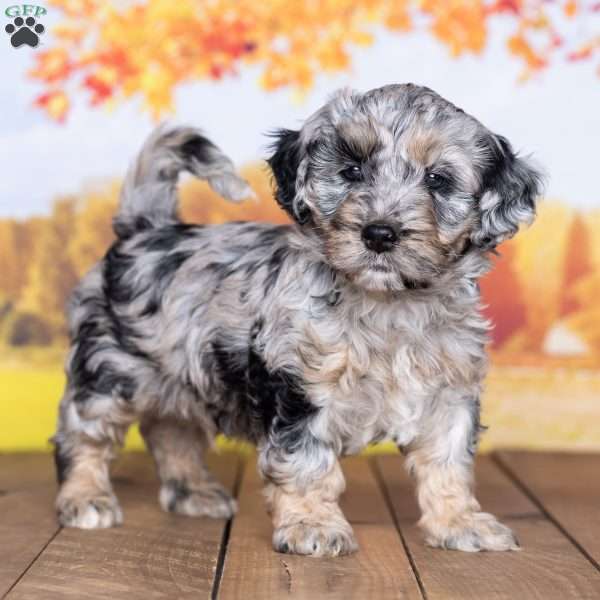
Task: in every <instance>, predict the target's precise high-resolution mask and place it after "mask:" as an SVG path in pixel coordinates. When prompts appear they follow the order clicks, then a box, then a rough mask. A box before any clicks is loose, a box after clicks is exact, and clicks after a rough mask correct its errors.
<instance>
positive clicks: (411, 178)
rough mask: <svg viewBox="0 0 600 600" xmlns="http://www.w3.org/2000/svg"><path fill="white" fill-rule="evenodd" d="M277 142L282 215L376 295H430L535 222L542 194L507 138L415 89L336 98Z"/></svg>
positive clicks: (276, 170) (343, 93)
mask: <svg viewBox="0 0 600 600" xmlns="http://www.w3.org/2000/svg"><path fill="white" fill-rule="evenodd" d="M276 137H277V139H276V142H275V145H274V152H273V155H272V156H271V158H270V159H269V164H270V166H271V168H272V170H273V174H274V177H275V181H276V184H277V192H276V197H277V200H278V202H279V204H280V205H281V206H282V207H283V208H284V209H285V210H286V211H287V212H288V213H289V214H290V215H291V216H292V217H293V218H294V219H295V220H296V221H297V222H298V223H300V224H301V225H306V226H310V227H312V228H313V229H314V230H315V231H317V232H318V234H319V236H320V237H321V240H322V244H323V249H324V252H325V254H326V256H327V258H328V261H329V262H330V264H331V266H332V267H334V268H335V269H336V270H338V271H339V272H342V273H344V274H345V275H346V276H347V277H348V278H349V279H350V280H352V281H353V282H354V283H355V284H357V285H359V286H361V287H363V288H365V289H368V290H371V291H379V292H380V291H397V290H403V289H407V288H420V287H427V286H428V285H429V284H430V283H432V282H433V280H434V279H435V278H436V277H437V276H439V275H440V274H442V273H443V272H444V271H446V270H448V269H451V268H452V267H453V265H455V264H456V261H458V260H460V257H461V256H463V255H464V253H465V252H472V251H480V252H485V251H487V250H490V249H493V248H494V247H495V246H496V245H497V244H499V243H500V242H501V241H503V240H505V239H507V238H510V237H512V236H513V235H514V234H515V233H516V232H517V230H518V228H519V225H520V224H521V223H528V222H530V221H531V220H532V219H533V217H534V214H535V201H536V198H537V196H538V195H539V194H540V190H541V177H540V174H539V173H538V172H537V171H536V170H535V169H534V168H533V167H532V166H531V165H530V164H529V163H528V162H527V161H526V160H525V159H524V158H522V157H519V156H517V155H516V154H515V153H514V151H513V150H512V148H511V146H510V144H509V143H508V141H507V140H506V139H504V138H503V137H501V136H498V135H494V134H493V133H491V132H490V131H488V130H487V129H486V128H485V127H484V126H483V125H481V124H480V123H479V122H478V121H477V120H475V119H474V118H473V117H471V116H469V115H467V114H465V113H464V112H463V111H462V110H460V109H458V108H456V107H455V106H453V105H452V104H450V103H449V102H447V101H446V100H444V99H443V98H441V97H440V96H438V95H437V94H436V93H435V92H433V91H431V90H429V89H427V88H422V87H417V86H414V85H410V84H408V85H392V86H386V87H383V88H379V89H376V90H372V91H370V92H368V93H366V94H359V93H356V92H352V91H346V90H344V91H341V92H339V93H338V94H337V95H336V96H334V97H333V98H332V100H331V101H330V102H329V103H328V104H326V105H325V106H324V107H323V108H322V109H320V110H319V111H317V112H316V113H315V114H314V115H312V117H310V118H309V119H308V120H307V121H306V122H305V124H304V126H303V127H302V129H301V130H300V131H290V130H282V131H280V132H278V133H277V134H276Z"/></svg>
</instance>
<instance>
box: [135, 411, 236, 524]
mask: <svg viewBox="0 0 600 600" xmlns="http://www.w3.org/2000/svg"><path fill="white" fill-rule="evenodd" d="M140 430H141V432H142V435H143V437H144V440H145V442H146V445H147V446H148V448H149V450H150V452H151V453H152V456H153V457H154V461H155V462H156V468H157V470H158V476H159V478H160V482H161V488H160V494H159V502H160V505H161V507H162V508H163V510H165V511H167V512H174V513H178V514H182V515H188V516H190V517H204V516H205V517H212V518H215V519H221V518H226V519H228V518H230V517H232V516H233V515H234V513H235V511H236V510H237V505H236V502H235V500H234V499H233V498H232V497H231V496H230V495H229V494H228V493H227V491H226V490H225V488H224V487H223V486H222V485H221V484H220V483H219V482H218V481H217V480H216V479H215V478H214V477H213V476H212V474H211V473H210V472H209V471H208V469H207V468H206V466H205V464H204V452H205V450H206V448H207V447H208V438H207V435H206V433H205V432H204V431H203V430H202V429H201V428H200V427H199V426H197V425H193V424H190V423H185V422H182V421H179V420H174V419H152V418H147V419H144V420H143V421H142V423H141V427H140Z"/></svg>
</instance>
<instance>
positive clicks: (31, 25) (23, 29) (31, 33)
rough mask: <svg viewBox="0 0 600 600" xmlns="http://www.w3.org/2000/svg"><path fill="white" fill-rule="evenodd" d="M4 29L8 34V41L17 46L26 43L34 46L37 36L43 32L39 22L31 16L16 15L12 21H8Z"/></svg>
mask: <svg viewBox="0 0 600 600" xmlns="http://www.w3.org/2000/svg"><path fill="white" fill-rule="evenodd" d="M4 30H5V31H6V33H8V34H9V35H10V43H11V44H12V45H13V46H14V47H15V48H18V47H19V46H22V45H23V44H27V45H28V46H31V47H32V48H35V47H36V46H37V45H38V44H39V42H40V38H39V36H40V35H41V34H42V33H44V31H45V29H44V26H43V25H42V24H41V23H37V24H36V22H35V19H34V18H33V17H27V18H26V19H23V18H22V17H17V18H16V19H15V20H14V21H13V22H12V23H9V24H8V25H7V26H6V27H5V28H4Z"/></svg>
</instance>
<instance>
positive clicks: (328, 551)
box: [259, 433, 357, 556]
mask: <svg viewBox="0 0 600 600" xmlns="http://www.w3.org/2000/svg"><path fill="white" fill-rule="evenodd" d="M303 435H304V436H305V440H304V443H300V444H297V445H296V446H295V448H293V449H287V450H286V449H284V448H282V447H278V446H274V445H273V444H272V442H271V441H270V442H268V443H267V444H266V445H265V446H264V447H263V448H262V449H261V452H260V457H259V469H260V471H261V474H262V476H263V477H264V479H265V480H266V482H267V485H266V488H265V495H266V498H267V507H268V509H269V512H270V514H271V516H272V519H273V526H274V532H273V548H274V549H275V550H276V551H277V552H284V553H289V554H305V555H311V556H338V555H342V554H349V553H351V552H354V551H356V549H357V544H356V541H355V538H354V533H353V532H352V527H351V526H350V523H348V521H347V520H346V518H345V517H344V515H343V513H342V511H341V509H340V507H339V505H338V498H339V496H340V494H341V493H342V492H343V491H344V488H345V481H344V475H343V473H342V469H341V467H340V464H339V462H338V460H337V457H336V456H335V454H334V452H333V450H332V449H331V448H329V447H327V446H325V445H323V444H321V443H320V442H318V441H317V440H315V439H314V438H312V436H310V434H306V433H304V434H303ZM308 438H310V439H308Z"/></svg>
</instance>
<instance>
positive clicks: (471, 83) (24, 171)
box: [0, 11, 600, 217]
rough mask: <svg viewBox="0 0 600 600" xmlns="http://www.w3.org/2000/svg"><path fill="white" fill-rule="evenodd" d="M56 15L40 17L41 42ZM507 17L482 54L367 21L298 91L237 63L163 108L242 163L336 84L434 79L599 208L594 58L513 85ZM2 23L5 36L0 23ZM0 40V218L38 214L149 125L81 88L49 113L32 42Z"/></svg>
mask: <svg viewBox="0 0 600 600" xmlns="http://www.w3.org/2000/svg"><path fill="white" fill-rule="evenodd" d="M2 12H3V11H2ZM50 13H51V11H50ZM2 17H4V15H2ZM55 18H56V15H54V16H53V15H52V14H49V15H48V16H47V17H45V19H44V22H45V24H46V25H47V34H45V36H43V42H44V45H46V46H48V45H49V44H51V33H50V32H49V30H50V28H51V25H52V21H53V20H54V19H55ZM506 27H507V24H506V23H503V22H502V20H498V21H497V22H495V24H494V27H493V28H492V30H491V33H490V40H489V43H488V46H487V49H486V51H485V52H484V53H483V55H478V56H465V57H462V58H459V59H453V58H451V57H450V56H449V54H448V50H447V49H446V48H445V47H444V46H442V45H441V44H439V43H438V42H436V41H435V40H434V39H433V38H431V37H430V36H429V35H425V34H423V33H418V32H417V33H410V34H403V35H396V34H391V33H388V32H385V31H381V32H377V34H376V42H375V43H374V45H373V46H371V47H369V48H361V49H357V50H356V51H354V54H353V56H354V58H353V62H352V69H351V71H349V72H348V73H344V74H342V75H336V76H333V77H331V76H327V75H324V76H322V77H321V78H319V79H318V80H317V83H316V85H315V88H314V90H313V91H312V92H311V93H310V94H309V95H308V96H307V97H306V98H305V99H304V100H303V101H302V102H298V101H294V100H293V99H292V93H291V91H290V90H282V91H278V92H265V91H263V90H262V89H261V88H260V87H259V85H258V76H259V73H258V71H257V70H256V69H255V68H250V69H244V67H242V68H241V73H240V75H239V76H236V77H230V78H228V79H226V80H224V81H222V82H217V83H215V82H198V83H192V84H188V85H185V86H182V87H181V88H179V89H178V90H177V92H176V102H175V106H176V112H175V114H174V115H173V116H172V117H171V119H172V120H174V121H175V122H180V123H190V124H193V125H197V126H200V127H202V128H203V129H204V130H205V131H206V132H207V134H208V135H209V137H211V138H212V139H213V140H214V141H215V142H216V143H217V144H219V145H220V146H221V147H222V148H223V149H224V150H225V151H226V152H227V153H228V154H229V155H230V156H231V157H232V158H233V159H234V161H235V162H236V163H238V164H240V165H242V164H244V163H247V162H250V161H256V160H257V159H260V158H263V157H264V156H265V154H266V145H267V143H268V139H267V138H266V137H265V133H267V132H268V131H269V130H272V129H274V128H276V127H297V126H299V125H300V124H301V122H302V120H303V119H304V118H306V117H307V116H308V115H309V114H310V113H311V112H312V111H314V110H316V109H317V108H318V107H319V106H320V105H321V104H322V103H323V102H324V101H325V100H326V99H327V97H328V96H329V95H330V94H331V93H332V92H333V91H334V90H335V89H337V88H339V87H341V86H351V87H353V88H356V89H358V90H367V89H370V88H373V87H378V86H381V85H385V84H388V83H401V82H413V83H417V84H422V85H426V86H428V87H431V88H433V89H434V90H436V91H437V92H438V93H440V94H442V95H443V96H445V97H446V98H448V99H449V100H451V101H452V102H453V103H454V104H456V105H458V106H460V107H461V108H463V109H464V110H466V111H467V112H469V113H471V114H473V115H474V116H476V117H477V118H478V119H479V120H480V121H482V122H483V123H484V124H485V125H486V126H487V127H489V128H490V129H492V130H493V131H495V132H497V133H501V134H503V135H505V136H506V137H508V138H509V140H511V142H512V143H513V145H514V146H515V147H516V148H517V149H519V150H521V151H523V152H524V153H531V154H533V156H534V157H535V159H536V161H537V162H538V164H540V165H541V166H542V167H543V169H544V170H545V171H546V172H547V174H548V176H549V183H548V186H547V196H548V197H549V198H559V199H561V200H563V201H566V202H568V203H570V204H572V205H574V206H577V207H580V208H595V207H600V188H599V186H598V171H599V169H600V78H599V77H598V76H597V75H596V74H595V73H594V68H593V65H590V64H587V63H582V64H574V65H573V64H565V63H564V62H561V59H560V58H557V62H556V64H554V65H553V66H552V67H551V68H550V69H549V70H547V71H546V72H544V73H541V74H540V75H538V76H536V78H535V79H533V80H531V81H529V82H527V83H524V84H519V83H518V82H517V80H518V76H519V72H520V68H521V65H520V63H518V62H517V61H516V60H515V59H513V58H511V57H510V56H509V55H508V54H507V52H506V50H505V48H504V44H505V39H506V37H507V30H506ZM503 28H505V29H504V30H503ZM0 34H1V35H5V36H6V34H4V25H2V32H0ZM0 41H1V42H2V43H1V44H0V69H1V71H0V72H1V73H2V77H1V78H0V165H1V177H0V217H6V216H14V217H27V216H30V215H34V214H47V213H48V212H49V211H50V209H51V206H52V201H53V199H54V198H56V196H58V195H60V194H69V193H76V192H77V191H79V190H82V189H84V188H85V187H88V186H94V185H98V184H102V182H103V181H106V180H107V179H113V178H115V177H120V176H122V175H123V174H124V172H125V170H126V168H127V165H128V163H129V162H130V161H131V159H132V158H133V156H134V154H135V153H136V151H137V149H138V148H139V146H140V144H141V143H142V141H143V140H144V138H145V136H146V135H147V134H148V133H149V132H150V131H151V129H152V128H153V127H154V125H155V123H153V122H152V120H151V119H150V117H149V116H148V115H147V114H146V113H144V112H143V111H142V109H141V105H140V102H139V101H138V100H135V99H134V100H132V101H129V102H127V103H125V104H121V105H118V106H117V107H116V108H115V109H114V110H112V111H108V110H106V109H103V108H94V109H92V108H90V107H89V106H88V104H87V99H86V98H85V96H84V94H81V95H80V96H79V99H78V102H77V103H76V105H75V107H74V108H73V109H72V111H71V112H70V114H69V115H68V118H67V121H66V123H65V124H56V123H53V122H52V121H50V120H49V119H48V118H47V117H46V116H45V115H44V114H43V113H42V112H41V111H39V110H36V109H34V108H33V106H32V101H33V98H34V97H35V95H36V93H39V87H38V85H37V84H35V83H34V82H31V81H30V80H28V79H27V77H26V72H27V70H28V69H29V68H30V67H31V66H32V64H33V53H34V52H35V50H33V49H31V48H29V47H28V46H22V47H20V48H19V49H15V48H13V47H12V46H11V45H10V43H9V41H8V36H6V39H4V40H0ZM44 45H41V46H40V48H43V47H44Z"/></svg>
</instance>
